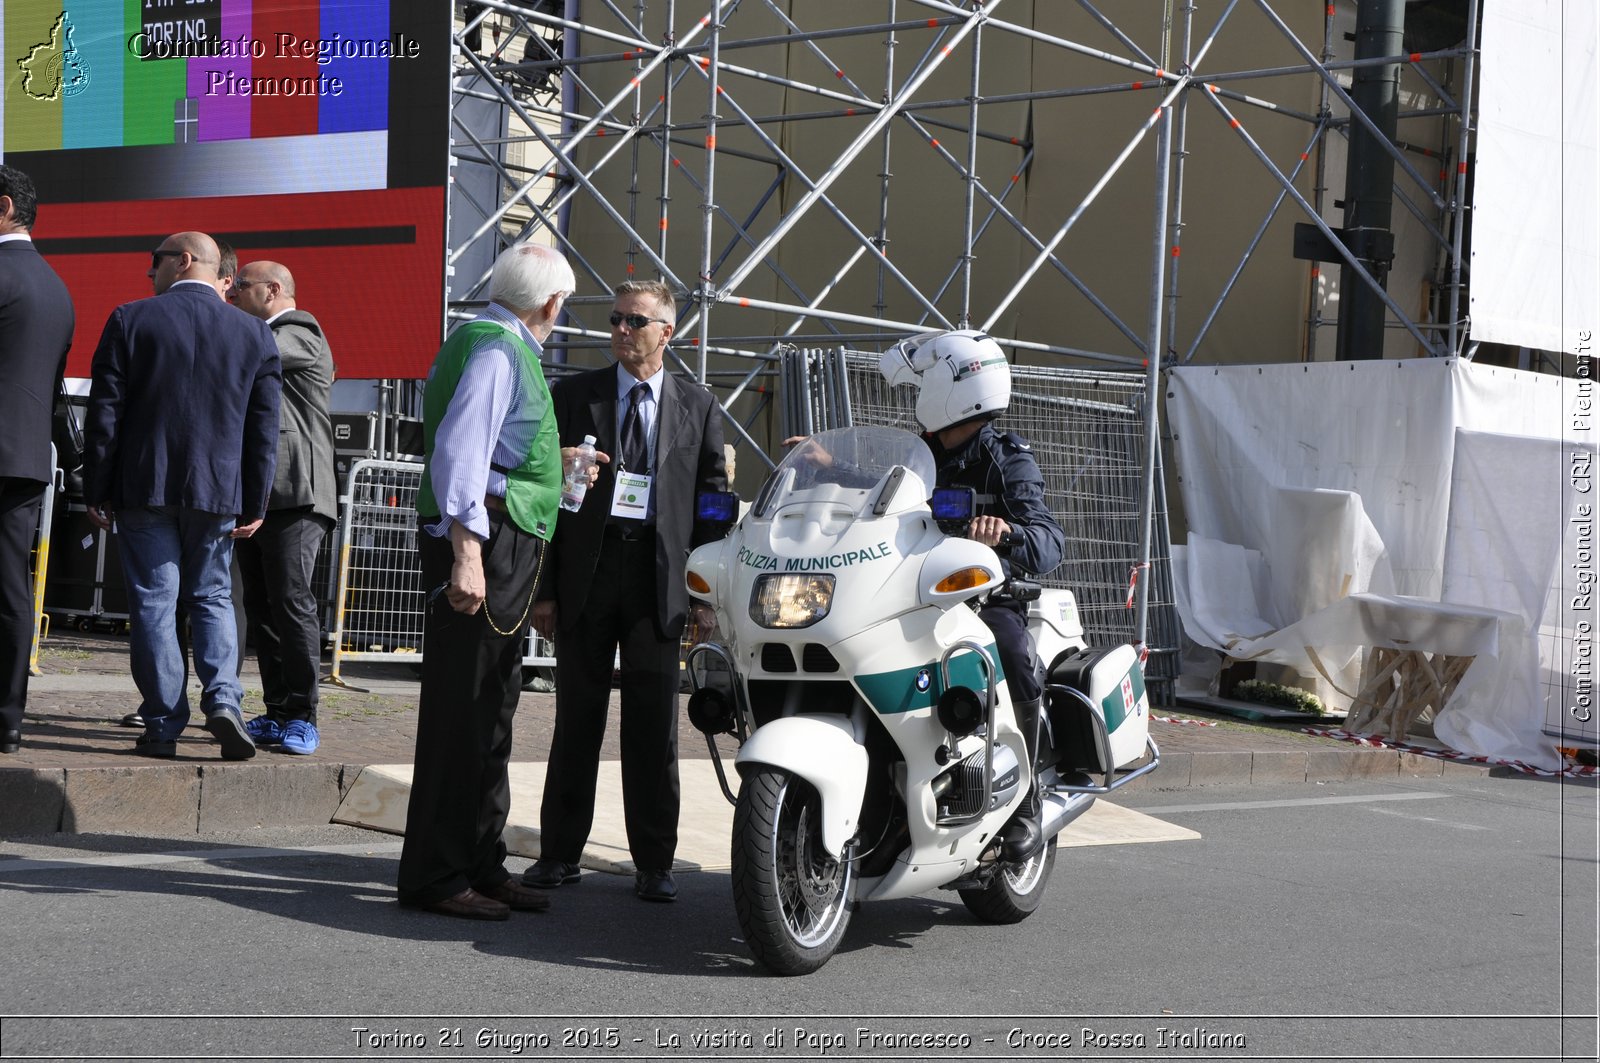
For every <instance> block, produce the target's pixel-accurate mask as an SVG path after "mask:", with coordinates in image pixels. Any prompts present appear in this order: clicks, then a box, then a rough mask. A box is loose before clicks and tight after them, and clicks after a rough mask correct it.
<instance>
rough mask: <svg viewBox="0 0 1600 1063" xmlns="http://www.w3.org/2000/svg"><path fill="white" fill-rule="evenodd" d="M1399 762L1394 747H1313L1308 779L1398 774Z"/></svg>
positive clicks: (1325, 779)
mask: <svg viewBox="0 0 1600 1063" xmlns="http://www.w3.org/2000/svg"><path fill="white" fill-rule="evenodd" d="M1399 763H1400V761H1399V758H1398V757H1396V756H1395V755H1394V752H1393V751H1392V750H1385V749H1365V748H1362V747H1359V746H1351V747H1349V748H1346V749H1313V750H1310V751H1308V752H1307V753H1306V781H1307V782H1338V781H1340V780H1342V779H1366V778H1375V777H1378V776H1382V775H1394V774H1397V773H1398V771H1399Z"/></svg>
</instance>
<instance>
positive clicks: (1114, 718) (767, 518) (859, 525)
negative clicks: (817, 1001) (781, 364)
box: [686, 427, 1160, 975]
mask: <svg viewBox="0 0 1600 1063" xmlns="http://www.w3.org/2000/svg"><path fill="white" fill-rule="evenodd" d="M934 483H935V463H934V459H933V454H932V452H931V451H930V450H929V448H928V445H927V444H926V443H925V442H923V440H922V439H920V438H918V437H917V436H915V435H913V434H911V433H910V432H906V431H901V430H899V429H892V428H881V427H853V428H842V429H834V430H830V431H825V432H822V433H819V434H817V435H815V436H812V437H811V438H810V439H809V440H807V441H806V442H805V443H803V444H801V445H800V446H798V447H796V448H794V450H792V451H791V452H790V453H789V454H788V455H787V456H786V457H785V459H784V460H783V461H782V463H780V465H779V466H778V468H777V469H776V470H775V471H774V472H773V474H772V475H771V477H770V478H769V479H768V480H767V482H766V484H765V485H764V486H763V487H762V489H761V491H760V493H759V494H758V496H757V498H756V499H755V501H754V503H753V504H752V506H751V508H750V510H749V512H748V513H747V514H746V515H745V516H744V517H743V519H741V520H739V521H738V523H737V526H736V527H733V528H732V530H731V531H730V532H729V534H728V535H727V536H726V537H725V538H723V539H722V540H720V541H717V542H713V543H708V544H707V545H704V546H701V547H699V548H698V549H696V550H695V551H694V552H693V553H692V554H691V555H690V557H689V561H688V567H687V572H686V580H687V583H688V587H689V592H690V594H691V596H692V597H693V598H694V599H696V600H697V601H699V602H703V603H705V604H707V605H709V606H710V607H711V608H712V609H713V610H714V612H715V615H716V624H715V627H714V628H713V629H712V630H713V635H712V636H711V637H710V638H709V639H707V640H705V641H701V642H698V643H697V644H695V645H694V646H693V647H692V648H691V649H690V651H689V655H688V670H689V675H690V680H691V685H692V687H693V693H692V694H691V696H690V699H689V705H688V712H689V716H690V719H691V721H692V722H693V723H694V725H695V726H696V727H698V728H699V729H700V730H701V731H703V732H704V733H705V734H706V735H707V744H708V746H709V747H710V749H711V756H712V759H713V762H714V764H715V766H716V771H717V774H718V778H719V780H720V781H721V784H722V789H723V792H724V794H725V795H726V796H727V797H728V799H729V800H730V801H731V802H732V803H733V804H734V808H735V813H734V820H733V838H732V883H733V893H734V905H735V908H736V910H737V915H738V919H739V924H740V926H741V928H742V929H743V932H744V935H745V940H746V942H747V944H748V946H749V948H750V950H751V952H752V953H753V954H754V956H755V958H756V960H757V961H758V962H760V963H761V964H762V965H763V966H765V967H766V968H768V969H769V970H771V971H773V972H775V973H778V974H784V975H792V974H805V973H809V972H811V971H814V970H816V969H817V968H819V967H821V966H822V965H823V964H824V963H826V962H827V961H828V959H829V958H830V957H831V956H832V955H833V953H834V951H835V950H836V949H837V948H838V947H839V943H840V941H841V939H842V938H843V936H844V933H845V929H846V927H847V926H848V924H849V921H850V916H851V912H852V911H853V909H854V907H855V906H856V904H858V903H859V902H861V901H868V900H890V899H894V898H898V897H908V896H912V895H915V894H920V893H924V892H927V891H930V890H934V889H945V890H955V891H956V892H957V893H958V894H959V895H960V897H961V900H962V902H963V903H964V904H965V905H966V907H967V908H968V910H969V911H970V912H971V913H972V914H973V915H974V916H976V917H977V918H978V919H980V920H982V921H985V922H989V923H1015V922H1018V921H1020V920H1022V919H1025V918H1027V916H1028V915H1030V914H1031V913H1032V912H1033V911H1035V910H1036V909H1037V908H1038V907H1039V905H1040V903H1041V901H1042V900H1043V898H1044V893H1045V889H1046V887H1047V885H1048V884H1049V881H1050V876H1051V873H1052V871H1053V869H1054V867H1055V861H1056V836H1057V835H1058V834H1059V833H1060V832H1061V830H1062V829H1063V828H1065V827H1066V826H1067V825H1068V824H1069V823H1071V822H1072V821H1073V820H1075V819H1076V818H1077V817H1079V816H1081V815H1082V814H1083V813H1084V812H1086V811H1088V809H1089V807H1090V806H1091V805H1092V804H1093V803H1094V800H1095V796H1096V795H1098V794H1104V793H1108V792H1110V791H1111V790H1114V789H1116V788H1117V787H1119V786H1122V785H1124V784H1126V783H1127V782H1129V781H1131V780H1132V779H1134V778H1137V777H1139V776H1141V775H1144V774H1146V773H1148V772H1150V771H1152V770H1153V769H1155V768H1156V767H1157V766H1158V765H1159V763H1160V755H1159V751H1158V750H1157V748H1156V745H1155V743H1154V742H1153V741H1151V740H1150V738H1149V735H1148V722H1149V704H1148V699H1147V698H1146V695H1145V688H1144V678H1143V674H1142V672H1141V669H1140V666H1139V660H1138V655H1137V653H1136V652H1135V651H1134V649H1133V648H1132V647H1130V646H1119V647H1115V648H1110V649H1103V650H1091V649H1090V648H1089V647H1088V646H1087V645H1086V643H1085V641H1084V638H1083V629H1082V625H1081V624H1080V622H1079V619H1078V613H1077V607H1076V604H1075V601H1074V599H1073V596H1072V594H1071V593H1070V592H1068V591H1065V590H1044V589H1041V588H1040V586H1039V585H1038V584H1037V583H1030V582H1027V581H1024V580H1022V579H1011V580H1006V579H1005V578H1004V577H1003V575H1002V572H1003V570H1002V567H1001V565H1000V560H999V556H998V554H997V553H996V551H995V550H994V549H992V548H990V547H988V546H984V545H982V544H980V543H977V542H974V541H972V540H969V539H965V538H961V537H959V532H960V530H962V529H965V527H966V525H967V521H968V519H969V518H970V516H971V513H972V506H973V501H974V500H973V493H972V491H971V489H969V488H959V489H940V490H935V488H934ZM735 504H736V500H735V499H733V496H731V495H727V496H704V497H703V498H702V499H701V507H700V508H701V516H702V518H703V519H710V520H717V519H722V520H724V521H727V522H729V523H731V518H732V510H731V508H730V507H731V506H733V505H735ZM993 595H1012V596H1014V597H1016V598H1017V599H1019V600H1022V601H1026V603H1027V610H1028V629H1029V632H1030V634H1031V636H1032V638H1033V640H1034V644H1035V657H1036V659H1037V660H1038V661H1040V662H1041V663H1042V664H1044V665H1045V666H1046V667H1045V668H1044V673H1043V679H1044V686H1045V690H1046V702H1047V711H1046V712H1045V713H1044V714H1043V715H1044V719H1043V720H1042V723H1041V728H1040V729H1041V731H1042V734H1041V735H1040V736H1039V738H1038V739H1037V741H1036V743H1035V744H1036V746H1037V747H1038V755H1037V757H1036V758H1032V761H1031V762H1030V757H1029V748H1028V746H1029V743H1028V742H1027V740H1026V739H1025V737H1024V735H1023V733H1022V731H1021V730H1020V729H1019V726H1018V722H1017V718H1016V715H1015V714H1014V712H1013V709H1012V704H1011V700H1010V698H1009V695H1008V687H1007V683H1006V679H1005V676H1004V675H1002V674H1001V672H1000V666H999V658H998V656H997V653H996V647H995V641H994V637H993V635H992V634H991V633H990V631H989V629H988V628H987V627H986V626H985V625H984V623H983V622H982V621H981V620H980V619H979V618H978V616H977V614H976V612H975V611H974V608H975V606H977V605H978V604H979V603H980V602H982V601H983V600H985V599H986V598H987V597H988V596H993ZM718 735H732V736H733V738H734V739H735V740H736V741H737V742H738V753H737V755H736V756H735V757H734V765H735V768H736V769H737V772H738V776H739V787H738V791H737V793H735V792H734V791H733V790H732V788H731V787H730V785H729V781H728V776H727V773H726V771H725V768H724V767H723V764H722V761H721V757H720V755H719V752H718V748H717V745H716V741H715V736H718ZM1144 757H1147V758H1148V759H1147V760H1145V762H1144V763H1142V764H1138V763H1136V762H1138V761H1140V759H1141V758H1144ZM1035 765H1037V768H1035ZM1035 782H1037V786H1038V787H1039V795H1040V797H1041V798H1042V802H1041V803H1042V809H1041V810H1040V815H1039V818H1040V827H1041V831H1042V835H1043V844H1042V845H1039V846H1038V847H1037V848H1036V849H1035V851H1034V852H1032V853H1031V854H1030V855H1029V856H1027V858H1026V859H1023V860H1020V861H1016V860H1010V861H1008V860H1007V859H1005V850H1006V846H1005V845H1004V844H1003V838H1002V827H1004V826H1005V825H1006V824H1007V822H1008V821H1009V820H1010V819H1011V818H1012V816H1013V814H1014V813H1015V812H1016V811H1017V810H1018V808H1019V806H1021V805H1022V803H1023V801H1024V800H1025V799H1027V798H1028V797H1029V795H1030V792H1031V791H1032V787H1033V785H1034V784H1035Z"/></svg>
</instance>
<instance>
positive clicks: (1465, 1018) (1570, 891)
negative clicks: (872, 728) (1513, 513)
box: [0, 776, 1600, 1060]
mask: <svg viewBox="0 0 1600 1063" xmlns="http://www.w3.org/2000/svg"><path fill="white" fill-rule="evenodd" d="M1596 797H1597V790H1596V788H1595V787H1594V786H1593V785H1592V784H1586V783H1585V784H1576V783H1573V782H1570V781H1569V782H1565V783H1562V782H1558V781H1548V780H1534V779H1530V778H1528V777H1523V776H1519V777H1515V778H1495V777H1484V778H1450V777H1446V778H1442V779H1433V780H1428V781H1426V783H1423V782H1416V783H1411V784H1407V783H1398V782H1385V783H1349V784H1328V785H1323V786H1318V787H1307V786H1296V787H1288V788H1284V789H1281V790H1280V789H1276V788H1272V787H1264V786H1261V785H1256V786H1251V787H1246V788H1238V789H1231V788H1230V789H1224V788H1212V789H1206V790H1200V791H1197V790H1187V791H1182V792H1168V793H1161V792H1150V793H1145V794H1141V795H1137V796H1135V797H1131V798H1126V799H1122V801H1121V803H1125V804H1127V805H1128V806H1130V807H1134V808H1137V809H1140V810H1141V811H1144V812H1147V813H1149V814H1151V815H1155V816H1158V817H1160V818H1163V819H1168V820H1171V821H1173V822H1176V823H1179V824H1181V825H1183V826H1186V827H1189V828H1191V829H1193V830H1195V831H1198V832H1199V833H1200V834H1201V836H1202V837H1201V839H1200V840H1197V841H1183V842H1166V843H1159V844H1146V845H1124V846H1107V847H1096V848H1073V849H1066V850H1062V853H1061V858H1060V859H1059V860H1058V862H1057V865H1056V871H1055V878H1054V880H1053V882H1052V885H1051V896H1050V897H1049V899H1048V900H1047V902H1046V904H1045V906H1044V908H1043V909H1041V910H1040V911H1039V912H1038V913H1036V914H1035V915H1034V916H1033V917H1032V918H1030V919H1028V920H1027V921H1025V922H1023V923H1022V924H1019V925H1017V926H1013V927H991V926H983V925H980V924H977V923H975V922H974V921H973V920H972V919H971V918H970V917H969V916H968V915H967V913H966V911H965V909H964V908H963V907H962V906H961V904H960V902H959V900H958V899H957V898H956V897H955V896H954V895H953V894H939V895H934V896H929V897H924V898H917V899H911V900H903V901H892V902H885V903H880V904H877V905H872V904H868V905H865V906H863V907H862V908H861V909H860V910H859V911H858V912H857V913H856V915H855V918H854V921H853V922H852V924H851V927H850V930H849V933H848V935H847V937H846V940H845V944H844V947H843V949H842V951H841V952H840V953H839V954H838V955H837V956H836V957H835V958H834V959H833V961H832V962H831V963H829V964H828V965H827V966H826V967H824V968H823V969H822V970H821V971H819V972H817V973H816V974H813V975H811V976H809V977H806V978H800V979H777V978H772V977H768V976H765V975H763V974H761V973H760V972H759V971H758V970H757V969H755V968H754V967H753V965H752V961H751V960H750V958H749V955H748V953H747V952H746V951H745V948H744V946H743V943H742V942H741V940H740V934H739V928H738V925H737V923H736V921H735V918H734V914H733V906H732V903H731V900H730V897H729V888H728V881H727V876H726V875H725V874H712V873H704V874H693V875H684V876H681V877H680V884H681V887H682V894H681V897H680V900H679V902H678V903H677V904H675V905H671V906H654V905H647V904H644V903H642V902H640V901H638V900H636V899H635V898H634V897H633V895H632V890H631V886H632V883H631V881H630V880H625V879H621V878H615V877H610V876H602V875H594V874H586V875H585V876H584V880H583V882H582V883H581V884H579V885H577V886H574V887H565V888H563V889H561V890H560V891H558V892H557V893H556V895H555V898H554V905H553V907H552V909H551V911H550V912H548V913H544V914H538V915H515V914H514V915H513V918H512V920H511V921H510V922H509V923H498V924H496V923H488V924H485V923H469V922H461V921H456V920H450V919H445V918H440V917H436V916H429V915H423V914H418V913H414V912H408V911H404V910H401V909H399V908H398V907H397V906H396V905H395V903H394V899H393V892H392V888H391V883H392V881H393V878H394V868H395V862H396V859H397V856H398V851H399V839H398V838H394V837H391V836H387V835H380V834H373V833H369V832H364V831H359V830H354V829H345V828H334V827H328V828H315V829H297V830H293V831H287V830H286V831H281V832H270V831H256V832H252V833H250V834H249V835H248V836H228V837H217V836H212V837H207V838H203V839H201V840H198V841H197V840H195V839H194V837H193V836H189V837H187V838H185V839H172V838H146V837H133V836H123V835H117V836H111V835H98V836H97V835H56V836H50V837H48V838H38V839H31V840H29V839H25V840H22V841H8V842H5V843H4V844H0V956H4V958H5V960H4V965H3V966H4V970H5V973H4V975H0V980H3V981H0V1058H35V1059H45V1058H61V1059H75V1060H76V1059H123V1058H133V1057H136V1056H137V1057H139V1058H142V1059H218V1058H228V1057H242V1056H249V1057H251V1058H256V1059H273V1058H285V1059H288V1058H296V1059H402V1058H404V1059H415V1058H449V1059H594V1058H632V1059H657V1058H667V1059H682V1060H689V1059H706V1058H747V1059H749V1058H803V1059H820V1058H835V1059H851V1058H854V1059H890V1058H894V1059H958V1058H1003V1059H1097V1058H1194V1059H1198V1058H1205V1059H1211V1060H1224V1059H1236V1058H1237V1059H1253V1060H1259V1059H1323V1058H1334V1057H1338V1058H1346V1059H1354V1058H1360V1059H1369V1060H1381V1059H1402V1058H1404V1059H1417V1058H1428V1059H1445V1060H1454V1059H1462V1060H1466V1059H1502V1058H1504V1059H1510V1058H1517V1059H1594V1058H1596V1038H1595V1031H1596V1020H1595V1013H1596V994H1597V985H1596V907H1597V892H1596V875H1597V868H1600V863H1597V861H1596V832H1597V816H1596V811H1597V801H1596ZM523 865H524V862H523V861H516V862H515V864H514V869H516V870H520V868H521V867H522V866H523ZM362 1031H365V1032H362Z"/></svg>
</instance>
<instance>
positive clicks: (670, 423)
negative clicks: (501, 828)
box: [523, 281, 728, 901]
mask: <svg viewBox="0 0 1600 1063" xmlns="http://www.w3.org/2000/svg"><path fill="white" fill-rule="evenodd" d="M675 320H676V312H675V300H674V299H673V294H672V289H671V288H669V287H667V286H666V285H665V284H662V283H660V282H657V281H629V282H627V283H626V284H622V285H619V286H618V287H617V288H616V289H615V299H614V301H613V303H612V310H611V352H612V354H613V355H615V356H616V359H617V362H616V364H615V365H608V366H606V367H605V368H603V369H596V370H592V371H590V372H588V373H583V374H580V375H578V376H575V377H569V378H567V379H565V380H562V381H561V382H559V383H558V384H556V386H555V387H554V388H552V389H551V400H552V403H553V405H554V406H555V411H556V422H557V423H558V424H559V425H560V427H561V442H562V445H563V446H572V445H575V444H577V443H579V442H580V441H582V439H583V437H584V436H586V435H592V436H594V437H595V439H596V445H597V448H598V449H599V450H600V451H601V452H602V453H604V454H607V455H609V456H610V458H611V460H610V461H609V462H608V463H606V464H603V465H601V466H600V475H599V479H598V481H597V482H596V483H595V485H594V486H593V487H591V488H590V489H589V492H588V494H587V495H586V496H585V498H584V500H583V504H582V506H581V507H580V508H579V509H578V510H577V512H564V513H562V514H561V516H560V518H559V519H558V520H557V521H556V534H555V538H554V539H553V540H551V543H550V552H549V555H548V557H547V558H546V565H547V566H548V568H549V570H550V572H551V573H553V574H554V577H555V578H554V580H553V581H545V582H543V583H541V584H540V589H539V601H538V602H537V603H535V605H534V610H533V624H534V627H535V628H537V629H538V631H539V633H540V634H541V635H544V636H545V637H546V638H549V637H552V636H554V638H555V643H556V725H555V734H554V736H553V737H552V739H551V746H550V766H549V769H548V772H547V774H546V775H545V787H544V803H543V807H542V809H541V811H540V816H539V827H540V859H539V860H538V861H537V862H536V863H535V864H534V865H533V866H532V867H530V868H529V869H528V870H527V871H526V872H524V876H523V881H524V882H525V883H526V884H527V885H530V886H535V887H538V888H545V889H548V888H550V887H553V886H560V885H562V884H563V883H567V882H575V881H577V879H578V861H579V858H580V857H581V856H582V853H583V846H584V843H585V842H586V841H587V840H588V837H589V829H590V827H591V825H592V824H593V821H594V800H595V782H596V777H597V773H598V770H599V763H600V743H601V740H602V739H603V738H604V737H605V729H606V716H607V714H608V709H609V704H610V698H611V671H612V668H611V664H612V660H613V657H614V656H616V655H617V654H618V652H619V650H620V655H621V662H622V719H621V728H622V800H623V808H624V814H625V819H626V823H627V829H628V849H629V852H630V853H631V855H632V856H633V862H634V866H635V868H636V875H635V879H634V890H635V892H636V893H637V894H638V895H639V896H640V897H641V898H643V899H645V900H648V901H670V900H672V899H673V898H674V897H676V896H677V892H678V889H677V884H676V882H675V881H674V880H673V877H672V860H673V856H674V854H675V852H676V850H677V844H678V686H679V676H678V640H679V638H680V637H681V636H682V634H683V629H684V623H685V621H686V620H687V617H688V613H689V592H688V590H687V589H686V588H685V587H684V583H683V572H684V565H685V563H686V561H687V560H688V556H689V551H690V549H691V548H692V547H695V546H698V545H700V544H701V543H702V542H705V541H707V540H708V539H709V538H710V537H711V535H710V534H708V533H707V530H706V529H705V528H702V527H697V526H696V523H695V519H694V514H695V496H696V494H697V493H699V492H700V491H722V490H726V489H727V482H728V481H727V474H726V471H725V466H724V457H723V452H722V411H721V409H720V408H719V407H718V406H717V402H716V399H715V398H713V397H712V395H711V393H710V392H709V391H707V390H706V389H705V388H703V387H700V386H699V385H698V384H696V383H695V382H694V381H692V380H684V379H680V378H678V377H674V376H672V375H670V374H668V373H667V372H666V370H665V367H664V363H665V357H666V349H667V340H668V339H670V338H671V336H672V332H673V323H674V321H675Z"/></svg>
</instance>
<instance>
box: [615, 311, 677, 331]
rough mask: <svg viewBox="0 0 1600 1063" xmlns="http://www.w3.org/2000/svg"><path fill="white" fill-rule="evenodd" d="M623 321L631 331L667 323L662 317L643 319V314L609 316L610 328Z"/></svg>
mask: <svg viewBox="0 0 1600 1063" xmlns="http://www.w3.org/2000/svg"><path fill="white" fill-rule="evenodd" d="M624 321H626V322H627V323H628V327H629V328H631V329H641V328H644V327H645V326H646V325H649V324H651V323H655V324H658V325H665V324H666V323H667V319H666V318H664V317H645V316H644V315H643V314H612V315H611V327H612V328H616V327H617V326H618V325H620V324H622V323H623V322H624Z"/></svg>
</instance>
